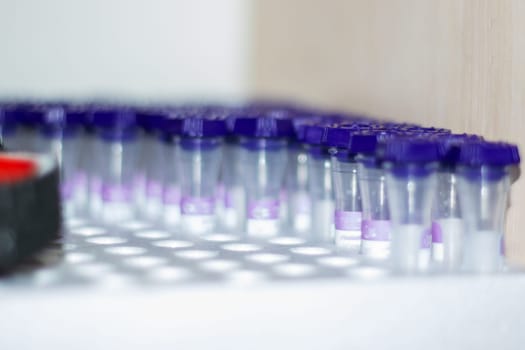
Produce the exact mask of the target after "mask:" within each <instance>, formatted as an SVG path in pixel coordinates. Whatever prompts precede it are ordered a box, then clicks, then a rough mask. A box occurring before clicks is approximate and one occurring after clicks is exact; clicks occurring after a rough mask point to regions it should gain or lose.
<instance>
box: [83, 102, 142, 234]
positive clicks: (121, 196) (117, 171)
mask: <svg viewBox="0 0 525 350" xmlns="http://www.w3.org/2000/svg"><path fill="white" fill-rule="evenodd" d="M93 123H94V125H95V128H96V135H97V140H96V144H95V153H94V156H95V157H97V159H96V173H95V174H93V179H92V180H93V182H94V185H93V190H95V191H96V193H97V196H96V198H94V200H97V201H99V203H100V207H95V208H96V209H99V210H100V211H99V212H95V213H93V214H94V215H95V218H97V219H98V216H99V215H100V216H101V218H102V220H103V222H105V223H107V224H116V223H118V222H122V221H125V220H128V219H131V218H132V217H133V215H134V209H135V208H134V203H133V185H134V178H133V176H134V173H135V162H136V159H137V151H138V150H137V137H138V132H137V131H138V130H137V124H136V116H135V113H134V111H133V110H132V109H130V108H125V107H112V108H107V107H106V108H101V109H95V110H94V112H93Z"/></svg>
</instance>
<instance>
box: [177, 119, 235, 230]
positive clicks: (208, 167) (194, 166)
mask: <svg viewBox="0 0 525 350" xmlns="http://www.w3.org/2000/svg"><path fill="white" fill-rule="evenodd" d="M226 132H227V129H226V121H225V120H224V119H222V118H214V117H213V116H210V115H208V114H207V113H197V115H187V116H186V117H185V118H184V120H183V123H182V128H181V133H180V152H179V155H180V157H179V158H180V167H179V176H180V185H181V196H182V197H181V204H180V206H181V224H182V229H183V231H184V232H185V233H188V234H205V233H210V232H211V231H213V229H214V228H215V225H216V208H215V206H216V198H215V196H216V188H217V185H218V179H219V170H220V164H221V158H222V148H223V144H224V136H225V135H226Z"/></svg>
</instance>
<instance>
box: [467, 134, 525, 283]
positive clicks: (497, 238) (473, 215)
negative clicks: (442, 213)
mask: <svg viewBox="0 0 525 350" xmlns="http://www.w3.org/2000/svg"><path fill="white" fill-rule="evenodd" d="M519 163H520V157H519V152H518V148H517V146H515V145H511V144H507V143H499V142H467V143H465V144H463V145H461V148H460V154H459V161H458V166H457V174H458V176H459V200H460V205H461V211H462V213H463V217H464V220H465V224H466V237H465V244H464V256H463V268H464V269H465V270H467V271H473V272H479V273H490V272H497V271H499V270H500V269H501V268H502V263H503V259H502V254H501V243H502V239H503V234H504V225H505V214H506V211H507V205H508V200H509V192H510V185H511V181H512V174H513V172H514V169H513V168H517V167H518V166H519Z"/></svg>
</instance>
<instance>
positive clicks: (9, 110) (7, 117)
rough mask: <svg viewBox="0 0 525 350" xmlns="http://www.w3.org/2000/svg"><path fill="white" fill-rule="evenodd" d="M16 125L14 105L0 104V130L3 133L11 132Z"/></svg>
mask: <svg viewBox="0 0 525 350" xmlns="http://www.w3.org/2000/svg"><path fill="white" fill-rule="evenodd" d="M17 126H18V118H17V116H16V110H15V108H14V106H10V105H7V104H6V105H0V131H1V133H2V134H3V135H6V134H11V133H12V132H14V131H15V130H16V127H17Z"/></svg>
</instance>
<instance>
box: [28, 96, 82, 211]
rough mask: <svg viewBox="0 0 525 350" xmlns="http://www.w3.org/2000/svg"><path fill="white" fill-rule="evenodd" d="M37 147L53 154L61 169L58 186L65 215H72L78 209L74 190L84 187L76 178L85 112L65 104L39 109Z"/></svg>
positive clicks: (79, 179)
mask: <svg viewBox="0 0 525 350" xmlns="http://www.w3.org/2000/svg"><path fill="white" fill-rule="evenodd" d="M40 111H41V115H40V121H39V124H40V126H39V129H40V130H39V131H40V132H39V135H40V139H39V142H38V144H39V147H38V149H40V150H43V151H45V152H50V153H52V154H53V155H54V156H55V157H56V159H57V162H58V165H59V169H60V186H61V194H62V199H63V201H64V202H63V203H64V215H65V216H67V217H70V216H73V215H75V214H77V213H75V209H76V208H77V203H76V199H77V197H76V196H75V192H76V191H77V189H78V188H79V187H81V186H85V183H83V182H82V180H83V179H81V178H79V177H78V169H79V165H80V164H79V158H80V157H79V152H80V147H81V137H82V127H83V123H84V122H85V118H86V114H85V111H84V110H82V109H77V108H74V107H68V106H61V105H55V106H52V105H50V106H46V107H43V108H42V109H41V110H40Z"/></svg>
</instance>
